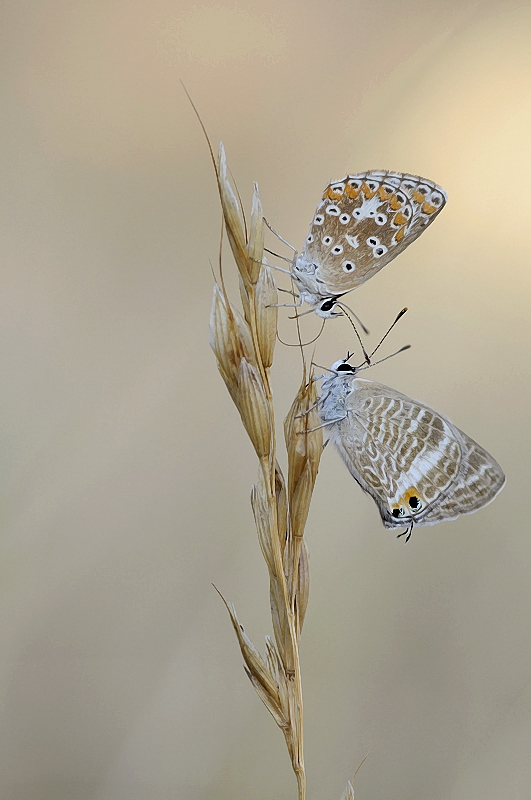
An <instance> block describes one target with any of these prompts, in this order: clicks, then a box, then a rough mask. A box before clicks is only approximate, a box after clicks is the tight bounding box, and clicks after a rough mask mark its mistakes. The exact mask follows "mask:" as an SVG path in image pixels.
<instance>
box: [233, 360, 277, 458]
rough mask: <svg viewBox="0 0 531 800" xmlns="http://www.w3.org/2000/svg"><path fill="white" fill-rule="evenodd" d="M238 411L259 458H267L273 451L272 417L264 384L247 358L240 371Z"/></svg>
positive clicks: (241, 363)
mask: <svg viewBox="0 0 531 800" xmlns="http://www.w3.org/2000/svg"><path fill="white" fill-rule="evenodd" d="M238 410H239V412H240V415H241V418H242V422H243V424H244V426H245V430H246V431H247V433H248V435H249V438H250V440H251V442H252V443H253V445H254V449H255V450H256V454H257V456H258V458H260V459H262V458H266V457H267V456H268V455H269V453H270V449H271V417H270V414H269V406H268V403H267V400H266V396H265V393H264V390H263V388H262V382H261V380H260V377H259V375H258V373H257V371H256V370H255V368H254V367H253V365H252V364H250V363H249V362H248V361H247V360H246V359H245V358H243V359H242V360H241V362H240V367H239V370H238Z"/></svg>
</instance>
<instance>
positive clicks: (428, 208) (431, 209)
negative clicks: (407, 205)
mask: <svg viewBox="0 0 531 800" xmlns="http://www.w3.org/2000/svg"><path fill="white" fill-rule="evenodd" d="M422 211H424V213H425V214H433V212H434V211H436V207H435V206H432V204H431V203H428V201H427V200H426V202H425V203H423V204H422Z"/></svg>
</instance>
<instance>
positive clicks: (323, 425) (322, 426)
mask: <svg viewBox="0 0 531 800" xmlns="http://www.w3.org/2000/svg"><path fill="white" fill-rule="evenodd" d="M346 418H347V415H346V414H344V415H343V416H342V417H338V418H337V419H328V420H327V421H326V422H323V424H322V425H317V427H316V428H308V430H307V431H299V434H303V433H313V432H314V431H319V430H321V428H326V427H328V425H333V424H334V422H341V420H343V419H346Z"/></svg>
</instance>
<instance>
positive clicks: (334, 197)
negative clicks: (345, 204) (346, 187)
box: [323, 186, 342, 200]
mask: <svg viewBox="0 0 531 800" xmlns="http://www.w3.org/2000/svg"><path fill="white" fill-rule="evenodd" d="M327 197H328V198H329V199H330V200H340V199H341V197H342V193H341V192H334V191H332V187H331V186H329V187H328V189H327V190H326V191H325V193H324V195H323V200H326V198H327Z"/></svg>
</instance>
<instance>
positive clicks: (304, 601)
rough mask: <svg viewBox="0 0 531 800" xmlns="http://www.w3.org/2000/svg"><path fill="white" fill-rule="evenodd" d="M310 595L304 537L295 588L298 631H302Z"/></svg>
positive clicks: (308, 569)
mask: <svg viewBox="0 0 531 800" xmlns="http://www.w3.org/2000/svg"><path fill="white" fill-rule="evenodd" d="M309 595H310V565H309V563H308V550H307V549H306V544H305V542H304V539H303V540H302V542H301V548H300V553H299V580H298V589H297V610H298V615H299V632H300V631H302V626H303V624H304V617H305V616H306V609H307V607H308V598H309Z"/></svg>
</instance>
